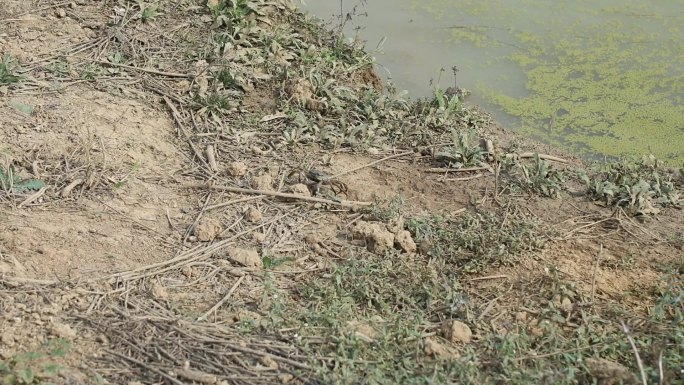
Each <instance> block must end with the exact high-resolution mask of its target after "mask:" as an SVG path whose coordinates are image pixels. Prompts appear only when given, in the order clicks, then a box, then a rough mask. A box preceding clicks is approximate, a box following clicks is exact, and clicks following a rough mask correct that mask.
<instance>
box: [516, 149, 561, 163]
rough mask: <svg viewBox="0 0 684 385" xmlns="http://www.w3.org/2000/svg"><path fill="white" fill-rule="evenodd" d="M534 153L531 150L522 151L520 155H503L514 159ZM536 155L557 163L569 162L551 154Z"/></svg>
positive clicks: (529, 156) (527, 156)
mask: <svg viewBox="0 0 684 385" xmlns="http://www.w3.org/2000/svg"><path fill="white" fill-rule="evenodd" d="M534 154H535V153H533V152H524V153H522V154H520V155H518V154H506V155H505V156H506V158H508V159H514V158H520V159H523V158H534ZM537 155H539V159H544V160H551V161H554V162H559V163H570V162H569V161H567V160H565V159H563V158H559V157H556V156H553V155H546V154H537Z"/></svg>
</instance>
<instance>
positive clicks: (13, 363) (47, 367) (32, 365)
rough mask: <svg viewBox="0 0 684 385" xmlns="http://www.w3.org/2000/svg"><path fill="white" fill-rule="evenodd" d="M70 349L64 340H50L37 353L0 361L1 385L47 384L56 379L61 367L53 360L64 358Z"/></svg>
mask: <svg viewBox="0 0 684 385" xmlns="http://www.w3.org/2000/svg"><path fill="white" fill-rule="evenodd" d="M70 349H71V344H70V343H69V342H68V341H65V340H61V339H59V340H52V341H50V342H49V343H48V344H46V345H45V346H43V347H42V348H41V349H40V350H39V351H31V352H26V353H22V354H17V355H15V356H13V357H11V358H10V359H8V360H7V361H5V362H3V361H0V381H1V383H2V385H32V384H47V383H48V382H46V381H49V380H50V379H53V378H55V377H57V375H58V374H59V373H60V371H61V370H63V368H62V366H61V365H59V364H57V363H56V362H55V359H57V358H60V357H64V356H65V355H67V354H68V352H69V350H70Z"/></svg>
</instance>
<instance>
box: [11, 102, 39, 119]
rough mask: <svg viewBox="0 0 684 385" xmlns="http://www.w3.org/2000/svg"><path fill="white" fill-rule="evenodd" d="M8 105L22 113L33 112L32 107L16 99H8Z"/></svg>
mask: <svg viewBox="0 0 684 385" xmlns="http://www.w3.org/2000/svg"><path fill="white" fill-rule="evenodd" d="M9 105H10V107H12V108H14V109H15V110H17V111H19V112H21V113H22V114H24V115H27V116H31V115H32V114H33V111H34V108H33V107H32V106H30V105H28V104H24V103H22V102H20V101H17V100H10V101H9Z"/></svg>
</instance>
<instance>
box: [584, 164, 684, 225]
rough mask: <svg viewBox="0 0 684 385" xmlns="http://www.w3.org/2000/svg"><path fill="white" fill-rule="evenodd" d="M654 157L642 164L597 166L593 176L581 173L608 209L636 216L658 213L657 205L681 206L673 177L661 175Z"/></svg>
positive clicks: (659, 167)
mask: <svg viewBox="0 0 684 385" xmlns="http://www.w3.org/2000/svg"><path fill="white" fill-rule="evenodd" d="M661 168H662V166H661V164H660V162H659V161H658V160H657V159H656V158H655V157H654V156H653V155H649V156H645V157H643V158H642V159H641V161H640V162H634V161H629V160H623V161H622V162H616V163H608V164H605V165H602V166H599V167H598V171H597V172H596V173H595V174H594V175H591V176H590V175H589V174H588V173H587V172H586V171H580V172H579V178H580V180H582V181H583V182H584V183H585V185H586V186H587V188H588V190H589V193H590V194H591V196H593V197H594V199H596V200H598V201H599V202H601V203H603V204H605V205H607V206H615V207H623V208H626V209H628V210H629V211H630V212H632V213H633V214H635V215H645V214H657V213H658V212H659V211H660V209H659V208H658V207H657V206H674V207H680V206H681V202H682V201H681V197H680V192H679V191H678V190H677V188H676V187H675V185H674V182H673V180H672V178H671V177H668V176H665V175H664V174H663V173H661V171H662V170H661Z"/></svg>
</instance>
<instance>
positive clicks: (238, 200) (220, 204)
mask: <svg viewBox="0 0 684 385" xmlns="http://www.w3.org/2000/svg"><path fill="white" fill-rule="evenodd" d="M263 198H265V196H264V195H257V196H254V197H244V198H239V199H233V200H232V201H228V202H223V203H217V204H215V205H211V206H207V207H206V208H205V209H204V210H206V211H209V210H215V209H219V208H221V207H226V206H230V205H234V204H236V203H242V202H249V201H253V200H258V199H263Z"/></svg>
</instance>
